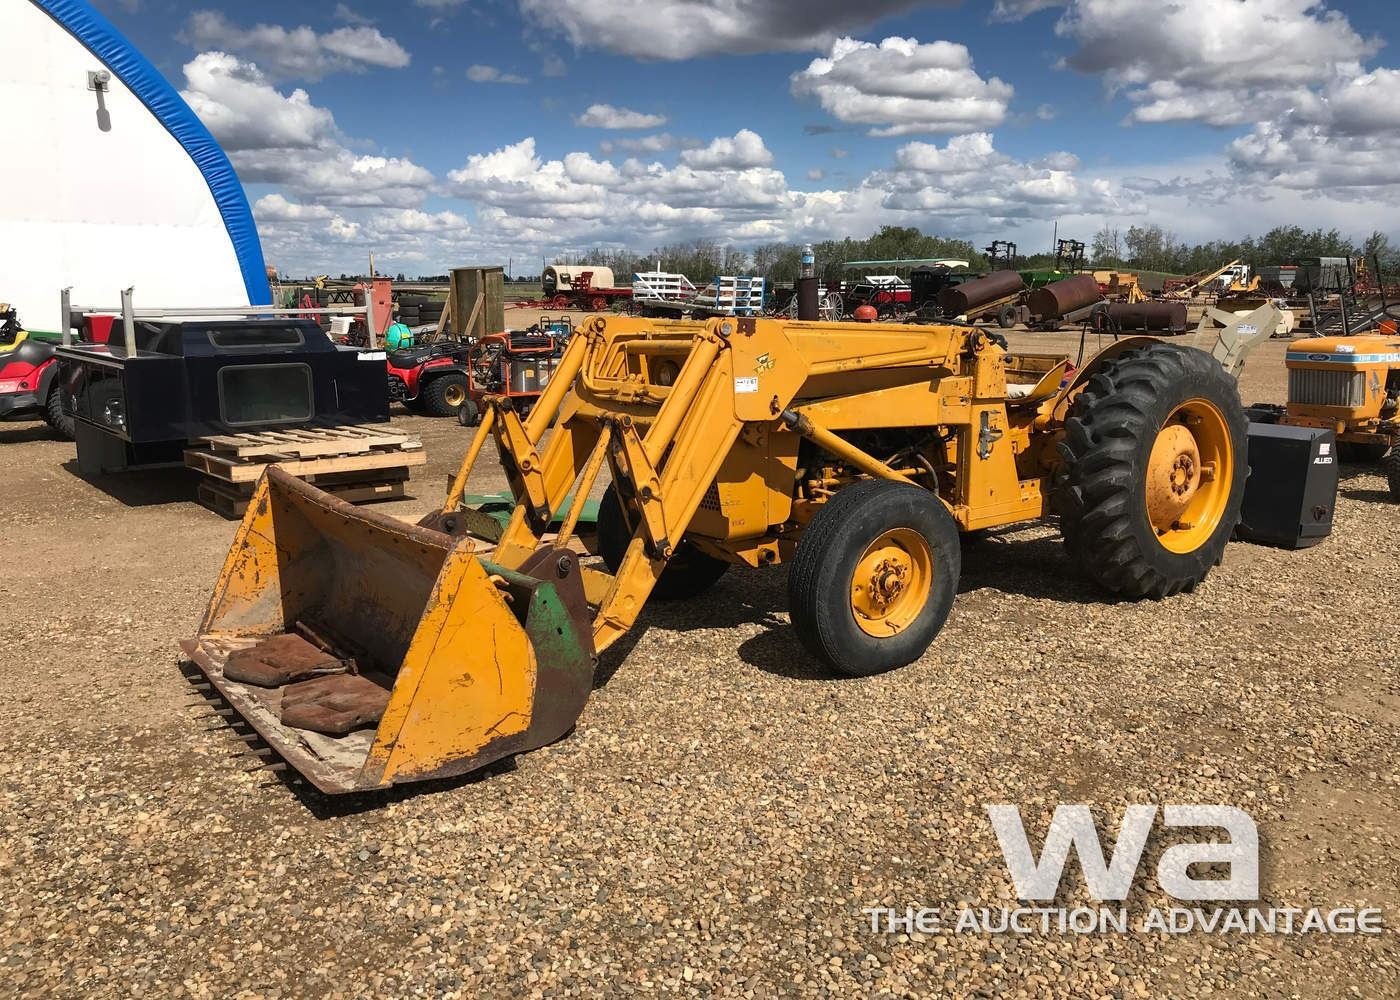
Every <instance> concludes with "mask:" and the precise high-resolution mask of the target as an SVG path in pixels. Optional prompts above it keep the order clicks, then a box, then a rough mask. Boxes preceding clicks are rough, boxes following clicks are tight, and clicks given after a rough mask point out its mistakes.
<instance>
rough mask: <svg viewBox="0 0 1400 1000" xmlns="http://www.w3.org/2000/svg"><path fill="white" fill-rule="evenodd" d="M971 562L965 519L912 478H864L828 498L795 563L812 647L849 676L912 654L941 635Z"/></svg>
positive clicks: (795, 614)
mask: <svg viewBox="0 0 1400 1000" xmlns="http://www.w3.org/2000/svg"><path fill="white" fill-rule="evenodd" d="M961 570H962V551H961V548H960V546H959V539H958V526H957V524H956V523H955V522H954V521H953V516H952V515H951V514H949V513H948V509H947V508H946V507H945V506H943V503H942V501H940V500H939V499H938V497H936V496H934V495H933V494H932V493H930V492H929V491H928V490H925V489H923V488H921V487H918V486H915V485H913V484H912V483H910V484H905V483H895V482H890V481H888V480H874V481H871V482H862V483H855V484H853V485H851V486H847V487H846V488H845V489H843V490H841V491H840V492H838V493H837V494H836V495H835V496H834V497H832V498H831V499H830V500H828V501H827V502H826V503H824V504H823V505H822V507H821V509H820V510H818V511H817V514H816V516H815V517H813V518H812V521H811V523H810V524H808V525H807V528H806V530H805V531H803V533H802V538H801V540H799V542H798V544H797V552H796V554H795V556H794V557H793V560H792V565H791V567H790V569H789V571H788V606H789V609H790V611H791V613H792V624H793V627H794V628H795V629H796V630H797V635H798V638H800V639H801V640H802V644H803V645H804V646H806V647H807V649H808V651H810V652H811V653H812V655H814V656H816V657H817V658H818V659H820V660H822V661H823V662H825V663H827V664H828V665H830V666H831V667H833V668H834V669H835V670H837V671H838V672H840V673H842V674H845V675H847V676H848V677H869V676H871V675H873V674H880V673H884V672H885V671H887V670H893V669H895V668H896V667H902V666H905V665H906V664H909V663H913V662H914V661H915V660H917V659H918V658H919V657H920V656H923V655H924V652H925V651H926V650H927V649H928V647H929V645H930V644H931V643H932V642H933V640H934V638H935V637H936V636H937V635H938V632H939V630H940V629H942V628H943V623H944V622H946V621H947V620H948V613H949V612H950V611H951V610H952V608H953V598H954V596H955V595H956V594H957V589H958V576H959V574H960V572H961Z"/></svg>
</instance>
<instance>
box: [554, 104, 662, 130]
mask: <svg viewBox="0 0 1400 1000" xmlns="http://www.w3.org/2000/svg"><path fill="white" fill-rule="evenodd" d="M574 124H575V125H581V126H583V127H585V128H608V129H645V128H657V127H659V126H661V125H665V124H666V116H665V115H649V114H645V113H644V112H641V111H633V110H632V109H631V108H618V107H614V106H613V105H611V104H590V105H589V106H588V109H587V110H586V111H584V113H583V114H581V115H577V116H575V118H574Z"/></svg>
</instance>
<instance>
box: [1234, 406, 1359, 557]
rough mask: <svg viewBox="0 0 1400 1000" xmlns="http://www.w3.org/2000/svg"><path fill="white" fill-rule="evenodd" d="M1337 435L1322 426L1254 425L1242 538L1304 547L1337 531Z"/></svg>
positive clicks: (1250, 428) (1242, 521)
mask: <svg viewBox="0 0 1400 1000" xmlns="http://www.w3.org/2000/svg"><path fill="white" fill-rule="evenodd" d="M1336 507H1337V436H1336V434H1335V433H1334V432H1333V431H1331V430H1324V429H1322V428H1318V427H1290V426H1288V425H1287V424H1256V423H1251V424H1250V425H1249V480H1248V481H1247V482H1246V484H1245V489H1244V507H1243V509H1242V511H1241V518H1240V526H1239V529H1238V530H1237V531H1236V535H1237V536H1238V537H1239V538H1242V539H1244V540H1245V541H1249V542H1257V543H1259V544H1260V545H1277V546H1280V547H1282V548H1285V549H1305V548H1307V547H1308V546H1310V545H1316V544H1317V543H1318V542H1320V541H1322V540H1323V539H1324V538H1326V537H1327V536H1328V535H1330V534H1331V533H1332V514H1333V512H1334V511H1335V510H1336Z"/></svg>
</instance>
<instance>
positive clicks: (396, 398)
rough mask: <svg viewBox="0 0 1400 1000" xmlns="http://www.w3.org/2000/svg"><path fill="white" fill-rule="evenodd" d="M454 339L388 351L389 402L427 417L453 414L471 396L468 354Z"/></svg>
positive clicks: (464, 346) (462, 345)
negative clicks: (399, 404) (424, 414)
mask: <svg viewBox="0 0 1400 1000" xmlns="http://www.w3.org/2000/svg"><path fill="white" fill-rule="evenodd" d="M470 350H471V348H470V347H469V346H468V345H466V344H463V343H461V342H460V341H456V340H444V341H438V342H436V343H432V344H421V345H419V346H416V347H406V348H403V349H401V350H397V351H389V352H388V355H387V357H388V364H389V401H390V402H391V403H393V402H398V403H402V404H403V405H404V406H406V407H408V408H409V409H410V410H412V411H414V412H415V413H426V414H428V416H430V417H455V416H456V415H457V411H458V410H460V409H461V408H462V404H463V403H465V402H466V401H467V400H468V399H469V398H470V393H469V388H468V387H469V386H470V385H471V380H470V378H469V377H468V369H467V365H468V358H467V356H468V353H469V352H470Z"/></svg>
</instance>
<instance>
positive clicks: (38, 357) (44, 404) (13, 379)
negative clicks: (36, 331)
mask: <svg viewBox="0 0 1400 1000" xmlns="http://www.w3.org/2000/svg"><path fill="white" fill-rule="evenodd" d="M35 417H38V418H40V419H41V420H43V421H44V422H45V423H46V424H48V425H49V426H50V427H52V428H53V429H54V430H56V431H57V432H58V433H59V434H61V435H62V436H63V437H65V438H68V439H69V440H70V441H71V440H72V439H73V418H72V417H71V416H69V415H68V414H66V413H64V412H63V390H62V387H61V386H60V385H59V379H58V359H57V358H56V357H54V345H53V344H50V343H48V342H46V341H43V340H34V339H32V338H31V337H30V336H29V334H28V333H27V332H25V331H24V330H23V329H21V328H20V325H19V317H18V316H17V315H16V314H15V310H14V309H12V308H10V306H8V305H5V304H3V303H0V420H32V419H34V418H35Z"/></svg>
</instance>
